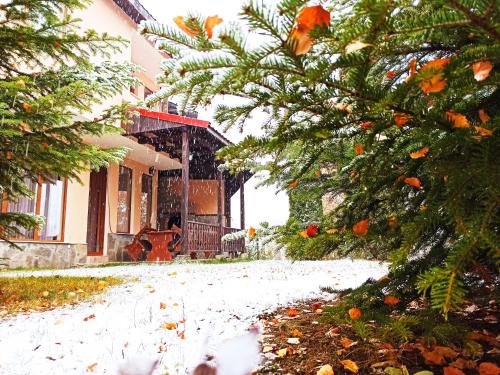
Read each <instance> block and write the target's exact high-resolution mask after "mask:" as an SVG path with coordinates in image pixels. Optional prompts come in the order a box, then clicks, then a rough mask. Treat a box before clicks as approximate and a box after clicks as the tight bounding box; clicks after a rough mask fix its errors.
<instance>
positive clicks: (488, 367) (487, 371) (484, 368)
mask: <svg viewBox="0 0 500 375" xmlns="http://www.w3.org/2000/svg"><path fill="white" fill-rule="evenodd" d="M499 374H500V368H499V367H498V366H497V365H496V364H494V363H491V362H483V363H481V364H480V365H479V375H499Z"/></svg>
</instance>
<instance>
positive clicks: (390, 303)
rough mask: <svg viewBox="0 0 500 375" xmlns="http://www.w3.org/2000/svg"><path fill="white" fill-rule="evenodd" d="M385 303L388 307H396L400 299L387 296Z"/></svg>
mask: <svg viewBox="0 0 500 375" xmlns="http://www.w3.org/2000/svg"><path fill="white" fill-rule="evenodd" d="M384 303H385V304H386V305H388V306H395V305H397V304H398V303H399V298H398V297H395V296H385V297H384Z"/></svg>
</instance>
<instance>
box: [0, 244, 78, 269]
mask: <svg viewBox="0 0 500 375" xmlns="http://www.w3.org/2000/svg"><path fill="white" fill-rule="evenodd" d="M16 245H18V246H19V247H20V248H21V249H17V248H15V247H13V246H11V245H10V244H8V243H7V242H3V241H0V258H5V259H0V264H3V267H7V268H18V267H34V268H36V267H51V268H68V267H72V266H75V265H78V264H85V263H86V262H87V245H86V244H69V243H57V242H51V243H40V242H16Z"/></svg>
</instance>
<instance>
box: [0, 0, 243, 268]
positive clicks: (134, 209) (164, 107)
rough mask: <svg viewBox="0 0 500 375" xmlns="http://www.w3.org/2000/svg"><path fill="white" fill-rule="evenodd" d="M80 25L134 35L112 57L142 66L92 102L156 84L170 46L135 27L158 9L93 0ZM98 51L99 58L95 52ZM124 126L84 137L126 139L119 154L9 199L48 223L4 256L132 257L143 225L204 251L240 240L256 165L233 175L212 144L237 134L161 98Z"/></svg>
mask: <svg viewBox="0 0 500 375" xmlns="http://www.w3.org/2000/svg"><path fill="white" fill-rule="evenodd" d="M75 17H77V18H80V19H82V22H81V27H82V28H88V29H94V30H96V31H97V32H99V33H104V32H106V33H108V34H110V35H116V36H121V37H122V38H125V39H126V40H127V41H128V44H127V45H126V46H125V47H124V48H122V50H121V51H120V52H117V53H115V54H114V55H113V56H112V58H113V59H115V60H116V61H130V62H132V63H134V64H136V65H138V66H140V67H141V68H142V71H140V72H137V73H135V74H136V76H137V78H138V80H139V82H140V84H138V85H136V86H135V87H131V88H130V90H129V91H126V92H123V93H122V95H121V96H117V97H115V98H113V99H112V100H109V101H107V102H106V103H103V104H102V106H99V107H96V108H94V112H95V113H90V114H88V116H89V118H93V117H95V114H97V113H99V112H100V111H101V110H102V109H104V108H106V107H108V106H109V105H111V104H113V102H115V103H117V102H120V101H122V100H127V101H130V102H137V101H141V100H143V99H144V98H146V97H147V96H148V95H150V94H152V93H154V92H155V91H157V90H159V87H158V85H157V83H156V81H155V77H156V76H157V75H158V74H159V73H160V72H161V70H160V67H161V63H162V61H163V60H164V59H165V58H168V56H165V55H164V54H163V53H162V52H161V51H159V50H157V49H156V48H155V47H154V45H153V44H152V43H150V42H149V41H148V40H147V39H146V38H144V37H143V36H142V35H141V34H140V33H139V31H138V25H139V23H140V22H141V21H142V20H146V19H152V16H151V15H150V14H149V13H148V12H147V11H146V10H145V9H144V8H143V7H142V6H141V5H140V3H139V2H137V1H136V0H94V1H93V2H92V3H90V4H89V6H88V8H86V9H83V10H81V11H79V12H78V14H75ZM96 61H98V58H96ZM139 113H140V115H139V116H137V117H136V118H135V119H134V122H133V124H129V125H127V126H123V125H121V124H117V126H122V127H124V132H123V134H112V135H111V134H110V135H105V136H102V137H99V138H90V137H89V138H87V139H85V141H86V142H88V143H92V144H96V145H99V146H102V147H104V148H106V147H126V148H127V149H128V153H127V156H126V157H125V159H124V160H123V161H122V162H121V163H120V164H113V165H110V166H109V167H108V168H102V169H101V170H99V171H88V172H85V173H82V174H81V176H80V179H81V181H82V183H79V182H77V181H66V180H60V181H57V182H55V183H48V182H44V181H41V180H40V181H39V182H38V184H34V183H33V184H32V188H33V191H34V192H35V196H34V198H33V199H25V198H23V199H21V200H19V201H18V202H3V204H2V210H3V211H4V212H14V211H17V212H28V213H34V214H38V215H42V216H44V218H45V221H46V225H45V226H44V228H42V229H41V230H39V231H35V232H33V231H32V232H24V233H23V238H18V239H13V240H14V241H15V242H16V244H17V245H19V246H20V247H21V248H22V250H18V249H15V248H13V247H11V246H9V245H8V244H7V243H2V242H0V258H5V260H4V261H3V263H6V264H7V265H8V267H10V268H14V267H67V266H72V265H75V264H89V263H90V264H92V263H102V262H108V261H126V260H128V256H127V252H126V250H125V246H126V245H127V244H129V243H130V242H131V241H132V239H133V237H134V236H135V234H136V233H138V232H139V231H140V230H141V229H143V228H145V227H149V228H152V229H156V230H166V229H170V228H171V227H172V226H173V225H176V226H178V227H180V228H181V229H182V237H183V240H182V244H181V247H182V251H181V253H182V254H184V255H193V254H195V255H196V256H197V258H201V257H206V256H214V255H215V254H221V253H224V252H238V251H242V250H243V245H244V244H242V243H241V241H240V242H239V243H232V244H230V243H228V244H226V243H222V242H221V237H222V236H223V235H224V234H226V233H230V232H234V231H236V230H238V229H235V228H230V223H231V207H230V206H231V204H230V202H231V196H232V195H234V194H236V193H237V192H238V191H239V192H240V194H241V202H242V204H241V207H240V214H241V219H240V224H241V228H244V196H243V192H244V183H245V181H246V180H248V178H250V174H249V173H242V174H241V175H240V176H232V175H229V174H228V173H226V172H224V171H220V170H219V168H218V166H219V161H217V160H216V159H215V152H216V151H217V150H218V149H220V148H221V147H224V146H225V145H228V144H229V143H230V142H229V141H228V140H227V139H226V138H224V137H223V136H222V135H221V134H220V133H218V132H217V131H216V130H215V129H214V128H212V127H211V126H210V124H209V122H207V121H204V120H201V119H198V118H197V114H196V113H194V112H189V113H185V114H181V113H179V112H178V110H177V108H176V106H175V104H173V103H170V102H164V103H160V104H158V105H157V106H156V108H153V109H150V110H145V109H141V110H139Z"/></svg>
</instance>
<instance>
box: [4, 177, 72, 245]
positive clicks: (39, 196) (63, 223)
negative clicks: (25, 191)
mask: <svg viewBox="0 0 500 375" xmlns="http://www.w3.org/2000/svg"><path fill="white" fill-rule="evenodd" d="M61 180H62V181H63V184H64V185H63V196H62V213H61V215H62V220H61V238H60V239H59V240H40V239H39V230H38V229H35V230H34V231H33V238H22V237H21V238H18V237H12V238H9V241H17V242H39V243H54V242H57V243H61V242H64V237H65V234H66V233H65V229H66V203H67V202H66V198H67V196H68V179H66V178H63V179H61ZM42 184H43V179H42V177H41V176H39V177H38V181H37V185H36V186H37V190H36V197H34V198H35V215H37V216H40V208H41V203H42ZM8 207H9V201H8V200H7V199H5V197H4V199H2V206H1V207H0V212H2V213H7V210H8Z"/></svg>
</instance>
